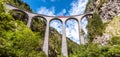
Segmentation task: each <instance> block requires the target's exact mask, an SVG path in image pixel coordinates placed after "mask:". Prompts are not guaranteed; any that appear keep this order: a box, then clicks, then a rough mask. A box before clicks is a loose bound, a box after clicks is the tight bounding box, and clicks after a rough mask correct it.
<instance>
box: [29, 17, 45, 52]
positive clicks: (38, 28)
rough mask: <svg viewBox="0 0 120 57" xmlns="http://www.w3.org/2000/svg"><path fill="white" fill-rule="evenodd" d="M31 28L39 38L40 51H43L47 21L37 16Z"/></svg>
mask: <svg viewBox="0 0 120 57" xmlns="http://www.w3.org/2000/svg"><path fill="white" fill-rule="evenodd" d="M30 28H31V30H32V31H33V32H35V33H36V36H38V38H39V40H38V41H39V42H40V43H39V45H40V47H39V49H40V50H42V46H43V41H44V37H45V30H46V20H45V19H44V18H42V17H39V16H37V17H36V16H35V17H33V18H32V21H31V25H30Z"/></svg>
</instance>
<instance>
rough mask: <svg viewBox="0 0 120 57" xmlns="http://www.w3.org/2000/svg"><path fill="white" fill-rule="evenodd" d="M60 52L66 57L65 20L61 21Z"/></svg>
mask: <svg viewBox="0 0 120 57" xmlns="http://www.w3.org/2000/svg"><path fill="white" fill-rule="evenodd" d="M62 54H63V56H65V57H68V51H67V40H66V28H65V21H63V25H62Z"/></svg>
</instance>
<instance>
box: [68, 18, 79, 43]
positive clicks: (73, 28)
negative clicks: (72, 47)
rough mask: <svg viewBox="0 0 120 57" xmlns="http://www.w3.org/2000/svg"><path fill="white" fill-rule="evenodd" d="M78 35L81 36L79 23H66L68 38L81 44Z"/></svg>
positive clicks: (72, 20)
mask: <svg viewBox="0 0 120 57" xmlns="http://www.w3.org/2000/svg"><path fill="white" fill-rule="evenodd" d="M78 34H79V31H78V23H77V21H76V20H74V19H70V20H68V21H67V23H66V36H67V37H69V38H70V39H71V40H73V41H75V42H77V43H78V44H79V35H78Z"/></svg>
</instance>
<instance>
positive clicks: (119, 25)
mask: <svg viewBox="0 0 120 57" xmlns="http://www.w3.org/2000/svg"><path fill="white" fill-rule="evenodd" d="M113 36H120V16H117V17H114V18H113V19H112V21H110V22H109V24H107V26H106V29H105V31H104V33H103V35H102V36H98V37H96V38H95V39H94V41H93V42H94V43H99V44H100V45H106V44H107V43H108V41H109V40H110V38H112V37H113Z"/></svg>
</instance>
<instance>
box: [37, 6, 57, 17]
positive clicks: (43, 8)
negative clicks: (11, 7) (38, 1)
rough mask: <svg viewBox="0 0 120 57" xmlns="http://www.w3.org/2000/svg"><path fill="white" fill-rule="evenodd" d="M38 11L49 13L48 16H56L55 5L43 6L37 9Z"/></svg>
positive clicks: (39, 12)
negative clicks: (48, 7)
mask: <svg viewBox="0 0 120 57" xmlns="http://www.w3.org/2000/svg"><path fill="white" fill-rule="evenodd" d="M37 13H38V14H44V15H48V16H55V10H54V7H52V8H51V9H47V8H46V7H41V8H39V9H38V10H37Z"/></svg>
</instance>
